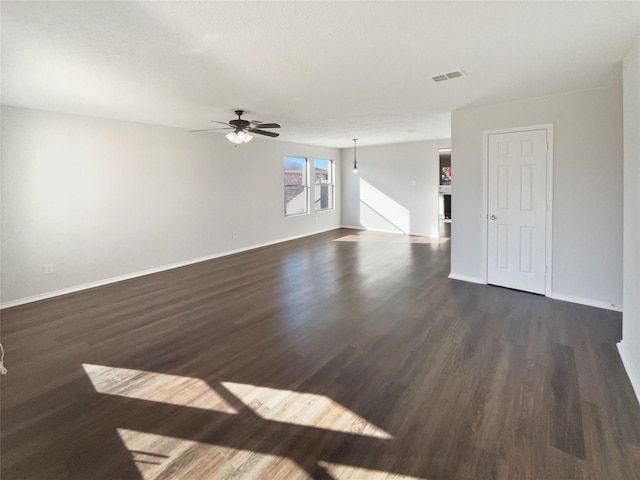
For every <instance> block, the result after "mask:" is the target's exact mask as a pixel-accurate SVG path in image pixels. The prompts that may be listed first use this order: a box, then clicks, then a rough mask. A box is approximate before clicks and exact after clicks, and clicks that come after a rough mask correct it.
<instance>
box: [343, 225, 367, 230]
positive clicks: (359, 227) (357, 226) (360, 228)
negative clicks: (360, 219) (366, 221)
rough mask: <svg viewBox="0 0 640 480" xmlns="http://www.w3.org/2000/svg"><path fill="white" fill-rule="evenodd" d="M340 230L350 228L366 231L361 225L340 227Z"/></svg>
mask: <svg viewBox="0 0 640 480" xmlns="http://www.w3.org/2000/svg"><path fill="white" fill-rule="evenodd" d="M340 228H351V229H353V230H366V228H364V227H363V226H362V225H341V226H340Z"/></svg>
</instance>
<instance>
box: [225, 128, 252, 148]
mask: <svg viewBox="0 0 640 480" xmlns="http://www.w3.org/2000/svg"><path fill="white" fill-rule="evenodd" d="M225 137H227V140H229V141H230V142H231V143H235V144H236V145H241V144H243V143H248V142H250V141H251V139H253V135H250V134H248V133H247V132H245V131H244V130H234V131H233V132H231V133H227V134H226V135H225Z"/></svg>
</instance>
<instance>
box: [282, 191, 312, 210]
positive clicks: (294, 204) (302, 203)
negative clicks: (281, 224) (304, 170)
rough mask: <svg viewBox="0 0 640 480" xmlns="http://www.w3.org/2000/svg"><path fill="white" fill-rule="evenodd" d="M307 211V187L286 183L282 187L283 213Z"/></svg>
mask: <svg viewBox="0 0 640 480" xmlns="http://www.w3.org/2000/svg"><path fill="white" fill-rule="evenodd" d="M306 211H307V187H305V186H304V185H287V186H285V187H284V213H285V214H286V215H295V214H298V213H306Z"/></svg>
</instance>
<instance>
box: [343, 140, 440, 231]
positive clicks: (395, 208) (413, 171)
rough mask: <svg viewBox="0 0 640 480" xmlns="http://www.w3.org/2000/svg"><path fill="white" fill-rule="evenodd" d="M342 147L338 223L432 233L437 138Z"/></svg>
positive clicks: (435, 220) (435, 214) (435, 219)
mask: <svg viewBox="0 0 640 480" xmlns="http://www.w3.org/2000/svg"><path fill="white" fill-rule="evenodd" d="M357 155H358V173H357V174H354V173H353V171H352V167H353V148H348V149H344V150H342V181H343V185H342V224H343V225H345V226H350V227H356V228H366V229H368V230H380V231H389V232H398V233H409V234H411V235H425V236H430V237H437V236H438V183H439V177H438V175H439V173H438V170H439V156H438V141H437V140H433V141H423V142H411V143H398V144H391V145H379V146H371V147H358V149H357Z"/></svg>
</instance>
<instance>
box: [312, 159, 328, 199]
mask: <svg viewBox="0 0 640 480" xmlns="http://www.w3.org/2000/svg"><path fill="white" fill-rule="evenodd" d="M313 163H314V167H315V182H314V183H315V184H316V185H319V184H325V185H326V184H329V183H331V180H332V178H333V175H332V172H331V161H330V160H314V162H313ZM316 198H317V197H316Z"/></svg>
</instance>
